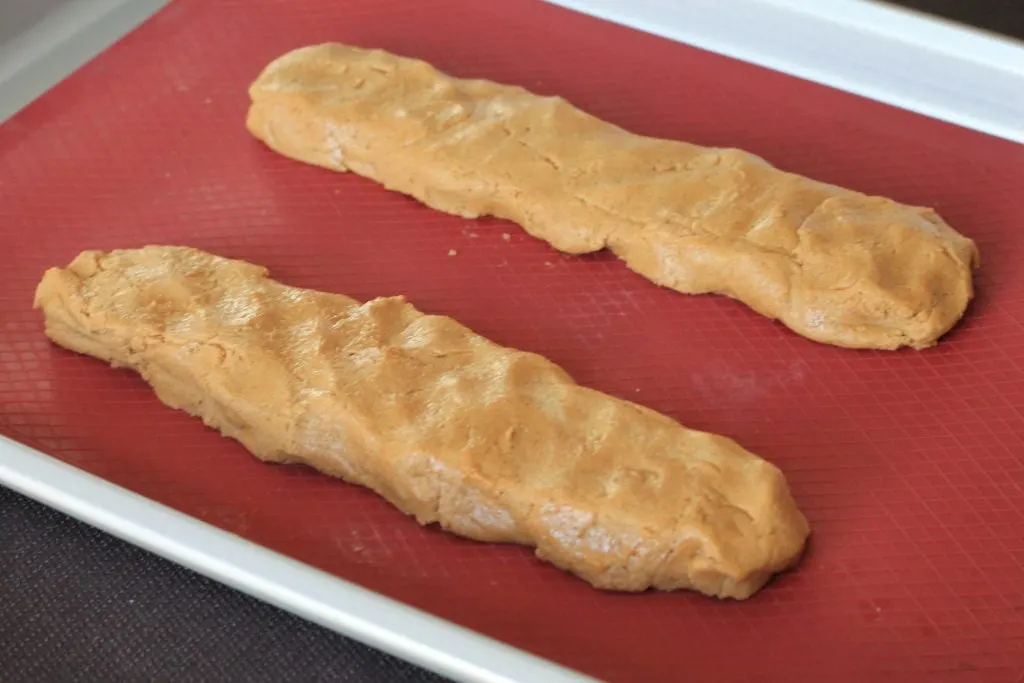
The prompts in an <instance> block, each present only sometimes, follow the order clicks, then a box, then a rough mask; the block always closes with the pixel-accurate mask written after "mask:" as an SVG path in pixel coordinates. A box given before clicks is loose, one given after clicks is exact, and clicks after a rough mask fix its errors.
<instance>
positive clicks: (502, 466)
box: [35, 247, 809, 598]
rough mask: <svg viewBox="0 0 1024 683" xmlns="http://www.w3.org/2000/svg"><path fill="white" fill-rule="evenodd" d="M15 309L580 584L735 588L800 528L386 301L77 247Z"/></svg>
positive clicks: (453, 327) (245, 268) (803, 532)
mask: <svg viewBox="0 0 1024 683" xmlns="http://www.w3.org/2000/svg"><path fill="white" fill-rule="evenodd" d="M35 304H36V306H37V307H39V308H42V310H43V313H44V315H45V319H46V333H47V335H48V336H49V337H50V338H51V339H53V340H54V341H55V342H56V343H58V344H60V345H61V346H64V347H66V348H69V349H72V350H74V351H78V352H80V353H85V354H89V355H91V356H95V357H97V358H100V359H103V360H105V361H108V362H110V363H112V364H113V365H115V366H124V367H128V368H132V369H134V370H136V371H138V372H139V373H140V374H141V375H142V376H143V377H144V378H145V379H146V380H147V381H148V382H149V383H150V384H151V385H152V386H153V388H154V389H155V390H156V393H157V396H159V398H160V400H162V401H163V402H164V403H166V404H167V405H169V406H172V407H175V408H179V409H182V410H185V411H188V412H189V413H191V414H192V415H197V416H199V417H201V418H202V419H203V421H204V422H206V424H208V425H209V426H211V427H214V428H216V429H218V430H220V431H221V432H223V433H224V434H226V435H228V436H231V437H234V438H235V439H238V440H239V441H241V442H242V443H243V444H244V445H245V446H246V447H247V448H248V449H249V450H250V451H252V453H254V454H255V455H256V456H257V457H259V458H261V459H263V460H267V461H271V462H282V463H289V462H294V463H305V464H307V465H311V466H312V467H315V468H317V469H318V470H320V471H322V472H325V473H327V474H330V475H334V476H337V477H342V478H344V479H346V480H348V481H350V482H353V483H356V484H361V485H363V486H367V487H369V488H371V489H373V490H374V491H376V492H377V493H379V494H380V495H382V496H384V497H385V498H386V499H387V500H389V501H390V502H391V503H393V504H394V505H396V506H397V507H398V508H400V509H401V510H403V511H404V512H405V513H407V514H410V515H413V516H415V517H416V519H417V520H418V521H419V522H420V523H421V524H429V523H432V522H439V523H440V524H441V526H443V527H444V528H446V529H448V530H450V531H453V532H455V533H457V534H461V535H462V536H467V537H469V538H473V539H477V540H480V541H491V542H508V543H521V544H526V545H530V546H535V547H536V552H537V556H538V557H540V558H542V559H545V560H547V561H549V562H551V563H553V564H555V565H557V566H559V567H561V568H563V569H566V570H568V571H571V572H573V573H575V574H577V575H579V576H581V577H582V578H584V579H586V580H587V581H589V582H590V583H591V584H593V585H594V586H597V587H599V588H606V589H617V590H626V591H639V590H643V589H646V588H648V587H652V586H653V587H655V588H659V589H665V590H672V589H681V588H692V589H696V590H699V591H701V592H704V593H707V594H709V595H716V596H720V597H733V598H746V597H748V596H750V595H752V594H753V593H754V592H755V591H757V590H758V589H759V588H760V587H761V586H762V585H763V584H764V583H765V582H766V581H767V580H768V579H769V578H770V577H771V576H772V574H774V573H776V572H779V571H781V570H783V569H785V568H787V567H789V566H791V565H792V564H793V563H794V562H796V561H797V559H798V557H799V555H800V553H801V551H802V548H803V545H804V542H805V539H806V538H807V535H808V533H809V532H808V526H807V521H806V520H805V518H804V516H803V515H802V514H801V513H800V511H799V510H798V509H797V507H796V504H795V503H794V502H793V499H792V497H791V496H790V493H789V489H788V487H787V485H786V481H785V479H784V478H783V475H782V473H781V472H780V471H779V470H778V469H777V468H776V467H774V466H773V465H771V464H769V463H767V462H765V461H764V460H762V459H760V458H758V457H756V456H754V455H752V454H750V453H748V452H747V451H745V450H744V449H743V448H741V447H740V446H738V445H737V444H736V443H735V442H733V441H731V440H730V439H727V438H724V437H721V436H715V435H712V434H706V433H702V432H697V431H693V430H690V429H686V428H684V427H682V426H680V425H679V424H678V423H676V422H674V421H673V420H671V419H669V418H667V417H665V416H662V415H660V414H658V413H655V412H654V411H652V410H648V409H646V408H643V407H641V406H638V405H635V404H632V403H629V402H627V401H623V400H619V399H616V398H612V397H611V396H607V395H605V394H602V393H599V392H597V391H593V390H590V389H586V388H583V387H581V386H578V385H576V384H575V383H574V382H573V381H572V379H571V378H570V377H569V376H568V375H567V374H566V373H565V372H564V371H563V370H562V369H560V368H559V367H558V366H556V365H554V364H553V363H551V362H550V361H548V360H545V359H544V358H542V357H540V356H537V355H534V354H531V353H525V352H523V351H517V350H514V349H509V348H504V347H502V346H498V345H497V344H494V343H493V342H490V341H488V340H487V339H485V338H483V337H481V336H479V335H477V334H475V333H473V332H472V331H471V330H469V329H467V328H465V327H463V326H462V325H460V324H459V323H457V322H455V321H454V320H452V319H450V318H445V317H440V316H432V315H424V314H423V313H420V312H419V311H417V310H416V309H415V308H413V307H412V306H411V305H409V304H407V303H406V302H405V301H404V300H403V299H402V298H400V297H395V298H382V299H374V300H372V301H369V302H367V303H365V304H360V303H359V302H357V301H355V300H353V299H350V298H348V297H345V296H341V295H339V294H327V293H323V292H316V291H310V290H303V289H296V288H293V287H287V286H285V285H282V284H279V283H277V282H274V281H273V280H270V279H268V278H267V277H266V270H264V269H263V268H261V267H259V266H255V265H252V264H249V263H245V262H243V261H233V260H227V259H224V258H220V257H217V256H214V255H212V254H207V253H204V252H202V251H198V250H194V249H188V248H184V247H146V248H144V249H139V250H126V251H114V252H110V253H101V252H95V251H87V252H83V253H82V254H80V255H79V256H78V257H77V258H76V259H75V260H74V261H73V262H72V263H71V265H70V266H68V267H67V268H66V269H62V268H52V269H50V270H48V271H47V272H46V274H45V275H44V277H43V279H42V282H41V283H40V284H39V286H38V289H37V291H36V301H35ZM339 524H344V520H339Z"/></svg>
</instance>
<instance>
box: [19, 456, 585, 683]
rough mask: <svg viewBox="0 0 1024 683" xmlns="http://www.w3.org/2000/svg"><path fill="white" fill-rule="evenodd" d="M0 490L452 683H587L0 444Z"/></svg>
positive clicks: (55, 463)
mask: <svg viewBox="0 0 1024 683" xmlns="http://www.w3.org/2000/svg"><path fill="white" fill-rule="evenodd" d="M0 484H3V485H5V486H8V487H10V488H11V489H13V490H15V491H18V492H20V493H22V494H24V495H26V496H28V497H30V498H33V499H35V500H37V501H39V502H41V503H43V504H45V505H48V506H49V507H52V508H54V509H56V510H59V511H61V512H63V513H65V514H68V515H70V516H72V517H75V518H76V519H80V520H82V521H83V522H86V523H87V524H90V525H92V526H94V527H96V528H98V529H101V530H102V531H105V532H107V533H109V534H112V535H114V536H117V537H118V538H121V539H123V540H125V541H128V542H129V543H132V544H134V545H137V546H139V547H141V548H144V549H145V550H148V551H150V552H153V553H155V554H157V555H160V556H161V557H164V558H167V559H169V560H171V561H173V562H176V563H178V564H180V565H183V566H185V567H188V568H189V569H192V570H194V571H196V572H199V573H200V574H203V575H205V576H208V577H210V578H212V579H214V580H216V581H219V582H221V583H224V584H226V585H228V586H231V587H232V588H235V589H238V590H240V591H242V592H244V593H247V594H249V595H252V596H253V597H256V598H258V599H260V600H264V601H266V602H269V603H271V604H272V605H276V606H277V607H280V608H282V609H284V610H287V611H289V612H291V613H293V614H296V615H298V616H301V617H303V618H305V619H309V620H310V621H314V622H316V623H318V624H321V625H322V626H325V627H327V628H329V629H331V630H333V631H337V632H338V633H342V634H345V635H347V636H350V637H352V638H354V639H356V640H359V641H361V642H363V643H366V644H367V645H370V646H372V647H375V648H378V649H381V650H384V651H386V652H389V653H391V654H394V655H396V656H398V657H401V658H403V659H406V660H408V661H411V662H414V663H416V664H419V665H420V666H424V667H426V668H428V669H431V670H433V671H435V672H437V673H439V674H442V675H444V676H448V677H450V678H453V679H455V680H458V681H466V682H467V683H517V682H519V681H524V682H525V681H528V682H529V683H596V681H595V679H593V678H589V677H587V676H584V675H583V674H580V673H577V672H575V671H571V670H569V669H566V668H563V667H561V666H558V665H557V664H554V663H553V662H549V661H547V660H544V659H541V658H539V657H536V656H534V655H531V654H528V653H526V652H524V651H522V650H518V649H516V648H513V647H511V646H509V645H505V644H504V643H500V642H498V641H496V640H493V639H491V638H488V637H486V636H483V635H480V634H478V633H475V632H473V631H470V630H469V629H465V628H462V627H461V626H457V625H455V624H453V623H450V622H448V621H444V620H443V619H440V618H437V617H434V616H431V615H429V614H427V613H426V612H422V611H420V610H416V609H413V608H412V607H409V606H407V605H404V604H402V603H400V602H397V601H395V600H391V599H390V598H386V597H384V596H382V595H379V594H377V593H374V592H372V591H369V590H367V589H365V588H361V587H359V586H357V585H355V584H353V583H350V582H348V581H344V580H342V579H339V578H337V577H335V576H332V575H330V574H327V573H326V572H322V571H319V570H317V569H314V568H312V567H310V566H308V565H305V564H302V563H301V562H297V561H295V560H292V559H290V558H288V557H286V556H284V555H281V554H279V553H275V552H273V551H271V550H268V549H267V548H264V547H262V546H259V545H257V544H255V543H251V542H249V541H247V540H245V539H243V538H241V537H239V536H236V535H234V534H230V533H228V532H226V531H222V530H221V529H218V528H216V527H214V526H211V525H209V524H206V523H204V522H201V521H199V520H197V519H194V518H192V517H189V516H188V515H185V514H182V513H180V512H177V511H175V510H173V509H171V508H169V507H166V506H164V505H160V504H159V503H155V502H154V501H152V500H150V499H148V498H144V497H143V496H140V495H138V494H135V493H132V492H131V491H128V490H127V489H123V488H121V487H119V486H115V485H114V484H111V483H110V482H108V481H106V480H104V479H101V478H99V477H96V476H93V475H91V474H88V473H86V472H84V471H82V470H79V469H77V468H75V467H72V466H70V465H68V464H66V463H63V462H61V461H59V460H57V459H55V458H52V457H50V456H47V455H44V454H43V453H40V452H39V451H36V450H34V449H31V448H29V447H28V446H25V445H23V444H20V443H18V442H16V441H13V440H11V439H8V438H6V437H2V436H0ZM340 485H343V484H340Z"/></svg>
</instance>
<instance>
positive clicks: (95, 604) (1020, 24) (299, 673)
mask: <svg viewBox="0 0 1024 683" xmlns="http://www.w3.org/2000/svg"><path fill="white" fill-rule="evenodd" d="M893 4H899V5H903V6H906V7H910V8H913V9H917V10H920V11H925V12H930V13H934V14H936V15H939V16H943V17H946V18H948V19H952V20H955V21H961V22H965V23H969V24H973V25H975V26H978V27H980V28H985V29H988V30H991V31H995V32H999V33H1003V34H1005V35H1008V36H1012V37H1016V38H1019V39H1022V40H1024V3H1022V2H1021V0H971V1H970V2H967V1H966V0H900V1H899V2H894V3H893ZM0 679H2V680H3V681H5V682H6V683H43V682H47V683H65V682H67V683H70V682H72V681H80V682H82V683H86V682H87V683H103V682H106V681H111V682H114V681H116V682H118V683H130V682H133V681H139V682H140V683H141V682H143V681H145V682H149V681H156V680H162V681H172V680H173V681H196V682H203V683H207V682H209V683H213V682H216V681H275V682H280V683H284V682H286V681H324V682H327V681H339V682H345V683H359V682H361V681H374V682H377V683H387V682H389V681H395V682H399V681H400V682H403V683H404V682H411V681H415V682H417V683H426V682H431V681H441V680H443V679H441V678H440V677H438V676H435V675H433V674H430V673H428V672H426V671H424V670H422V669H419V668H417V667H415V666H412V665H409V664H406V663H404V662H402V661H400V660H397V659H395V658H393V657H390V656H387V655H385V654H382V653H380V652H378V651H376V650H373V649H371V648H368V647H366V646H364V645H361V644H359V643H356V642H355V641H352V640H350V639H348V638H344V637H342V636H339V635H337V634H335V633H333V632H331V631H328V630H326V629H323V628H320V627H319V626H315V625H313V624H311V623H309V622H306V621H304V620H302V619H299V618H297V617H294V616H291V615H290V614H288V613H286V612H283V611H281V610H279V609H277V608H275V607H271V606H270V605H267V604H264V603H261V602H259V601H257V600H254V599H252V598H250V597H248V596H246V595H243V594H241V593H238V592H236V591H234V590H232V589H230V588H227V587H225V586H221V585H220V584H217V583H215V582H213V581H210V580H208V579H205V578H203V577H200V576H198V575H196V574H194V573H192V572H191V571H189V570H186V569H183V568H181V567H178V566H177V565H174V564H171V563H170V562H167V561H165V560H163V559H161V558H159V557H156V556H155V555H152V554H150V553H148V552H146V551H143V550H140V549H138V548H135V547H133V546H131V545H128V544H126V543H124V542H122V541H119V540H117V539H114V538H112V537H110V536H107V535H106V534H103V533H101V532H99V531H96V530H95V529H93V528H91V527H89V526H86V525H85V524H82V523H80V522H77V521H75V520H73V519H71V518H69V517H66V516H65V515H62V514H60V513H58V512H54V511H52V510H50V509H48V508H46V507H44V506H42V505H39V504H38V503H35V502H33V501H31V500H29V499H27V498H25V497H23V496H20V495H18V494H15V493H13V492H11V491H9V490H7V489H5V488H2V487H0Z"/></svg>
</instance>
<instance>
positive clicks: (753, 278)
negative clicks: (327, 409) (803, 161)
mask: <svg viewBox="0 0 1024 683" xmlns="http://www.w3.org/2000/svg"><path fill="white" fill-rule="evenodd" d="M250 96H251V98H252V104H251V107H250V109H249V113H248V119H247V127H248V129H249V130H250V131H251V132H252V134H253V135H255V136H256V137H257V138H259V139H260V140H262V141H263V142H264V143H266V144H267V145H268V146H269V147H271V148H272V149H274V150H276V151H277V152H279V153H281V154H283V155H285V156H288V157H290V158H293V159H297V160H299V161H303V162H307V163H310V164H315V165H317V166H322V167H325V168H329V169H333V170H335V171H353V172H355V173H357V174H359V175H362V176H366V177H368V178H372V179H374V180H376V181H378V182H380V183H382V184H383V185H384V186H385V187H387V188H388V189H391V190H395V191H398V192H402V193H404V194H408V195H410V196H412V197H415V198H416V199H418V200H420V201H421V202H423V203H425V204H427V205H429V206H431V207H434V208H436V209H438V210H441V211H445V212H448V213H452V214H457V215H459V216H464V217H478V216H484V215H492V216H498V217H501V218H506V219H509V220H512V221H514V222H516V223H518V224H519V225H521V226H522V227H523V228H524V229H525V230H526V231H527V232H528V233H529V234H531V235H533V236H534V237H538V238H540V239H542V240H545V241H546V242H548V243H549V244H551V245H552V246H553V247H555V248H556V249H559V250H561V251H564V252H568V253H572V254H583V253H587V252H593V251H598V250H600V249H604V248H609V249H611V250H612V251H613V252H614V253H615V254H617V255H618V256H619V257H620V258H621V259H622V260H623V261H625V263H626V264H627V265H628V267H629V268H631V269H632V270H634V271H636V272H637V273H640V274H641V275H643V276H645V277H647V278H648V279H650V280H651V281H653V282H655V283H657V284H659V285H662V286H665V287H669V288H672V289H675V290H677V291H679V292H684V293H689V294H704V293H716V294H722V295H726V296H729V297H732V298H734V299H737V300H739V301H742V302H744V303H745V304H747V305H748V306H750V307H751V308H753V309H754V310H755V311H757V312H759V313H761V314H763V315H765V316H768V317H769V318H773V319H777V320H779V321H781V322H782V323H783V324H785V325H786V326H788V327H789V328H790V329H792V330H794V331H796V332H797V333H799V334H801V335H803V336H805V337H807V338H810V339H813V340H816V341H819V342H824V343H828V344H834V345H837V346H843V347H851V348H877V349H895V348H898V347H902V346H911V347H915V348H924V347H928V346H931V345H933V344H935V343H936V341H937V340H938V338H939V337H941V336H942V335H943V334H945V333H946V332H947V331H948V330H949V329H951V328H952V327H953V325H954V324H956V322H957V321H958V320H959V319H960V317H961V316H962V315H963V313H964V311H965V309H966V307H967V304H968V303H969V301H970V300H971V298H972V296H973V285H972V270H973V269H974V268H975V267H977V264H978V252H977V249H976V247H975V245H974V243H973V242H972V241H971V240H970V239H968V238H966V237H964V236H963V235H961V234H959V233H957V232H956V231H955V230H953V229H952V228H951V227H949V226H948V225H947V224H946V223H945V222H944V221H943V220H942V219H941V218H940V217H939V216H938V215H937V214H936V213H935V212H934V211H932V210H931V209H927V208H921V207H914V206H907V205H904V204H899V203H897V202H895V201H892V200H890V199H886V198H883V197H870V196H866V195H863V194H860V193H857V192H853V191H850V190H846V189H843V188H840V187H836V186H834V185H828V184H825V183H821V182H817V181H814V180H811V179H808V178H804V177H802V176H799V175H795V174H792V173H786V172H784V171H781V170H779V169H776V168H774V167H772V166H771V165H769V164H768V163H767V162H766V161H764V160H763V159H761V158H759V157H757V156H754V155H753V154H749V153H747V152H743V151H740V150H736V149H717V148H707V147H700V146H697V145H692V144H688V143H685V142H680V141H673V140H661V139H655V138H649V137H644V136H641V135H636V134H633V133H630V132H628V131H625V130H623V129H621V128H618V127H617V126H614V125H612V124H610V123H607V122H605V121H602V120H600V119H597V118H595V117H593V116H591V115H589V114H587V113H585V112H583V111H581V110H579V109H577V108H576V107H574V106H573V105H571V104H570V103H568V102H566V101H565V100H563V99H561V98H558V97H541V96H538V95H535V94H532V93H530V92H528V91H526V90H523V89H522V88H518V87H514V86H509V85H502V84H498V83H493V82H490V81H484V80H466V79H458V78H453V77H451V76H448V75H446V74H444V73H441V72H440V71H438V70H437V69H435V68H434V67H432V66H431V65H429V64H427V63H425V62H423V61H420V60H415V59H409V58H405V57H401V56H397V55H393V54H390V53H387V52H383V51H380V50H365V49H360V48H356V47H351V46H347V45H341V44H336V43H332V44H324V45H316V46H311V47H305V48H301V49H298V50H295V51H293V52H290V53H288V54H286V55H284V56H282V57H280V58H278V59H277V60H275V61H274V62H272V63H271V64H270V65H269V66H267V67H266V69H265V70H264V71H263V72H262V73H261V74H260V76H259V77H258V79H257V80H256V81H255V82H254V83H253V84H252V87H251V88H250Z"/></svg>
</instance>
